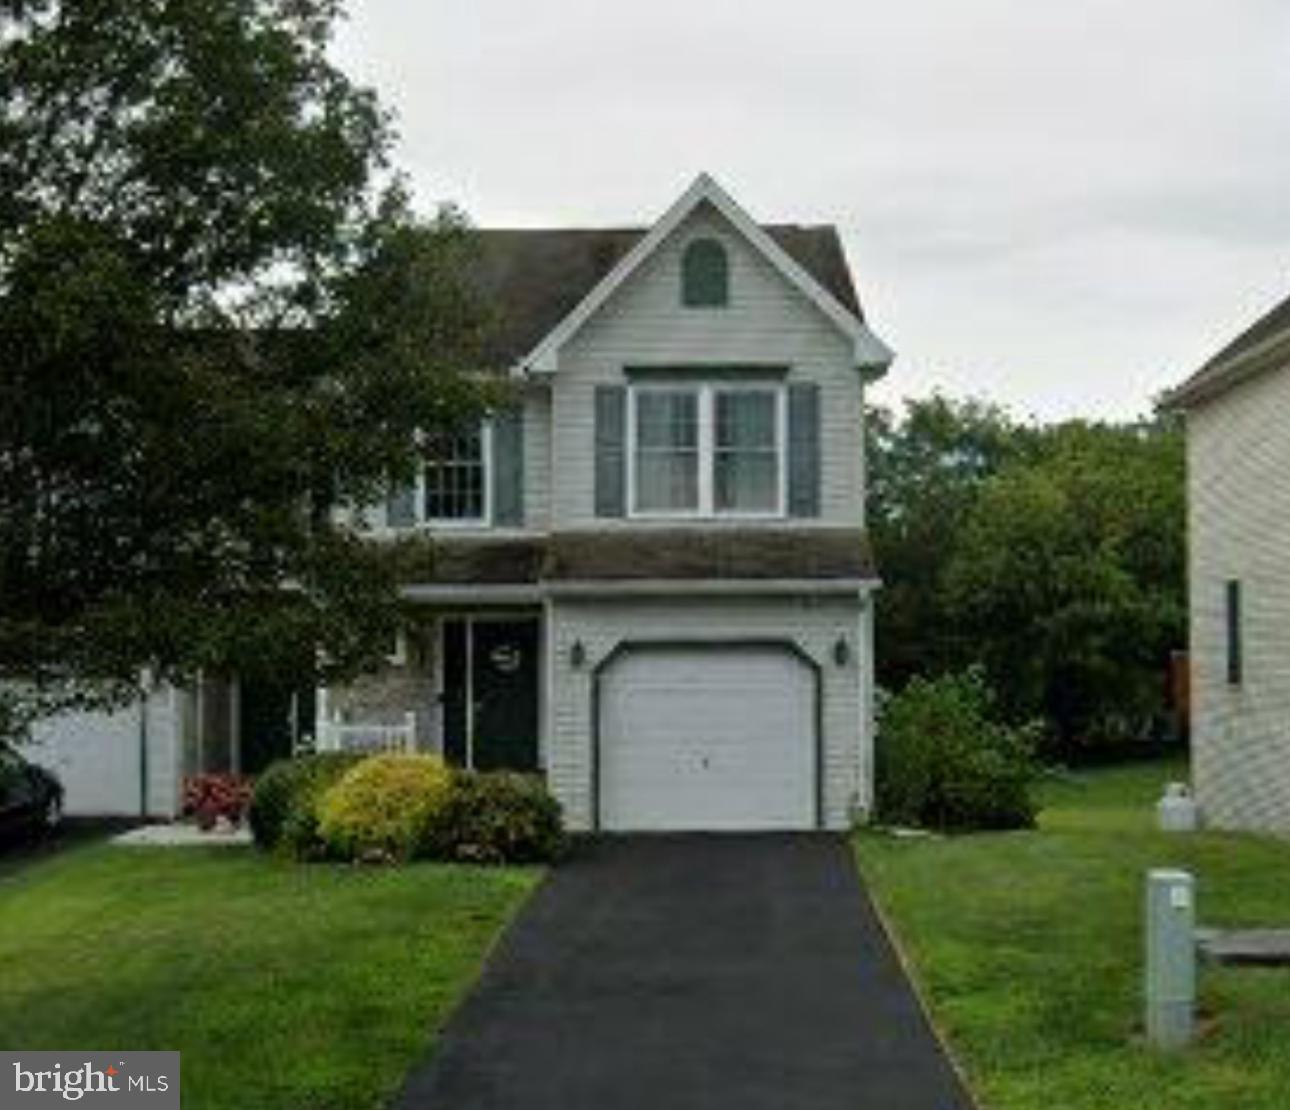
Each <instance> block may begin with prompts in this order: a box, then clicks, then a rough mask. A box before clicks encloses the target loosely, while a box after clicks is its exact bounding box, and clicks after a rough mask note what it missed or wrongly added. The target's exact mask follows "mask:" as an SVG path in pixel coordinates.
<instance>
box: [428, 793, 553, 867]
mask: <svg viewBox="0 0 1290 1110" xmlns="http://www.w3.org/2000/svg"><path fill="white" fill-rule="evenodd" d="M563 848H564V823H563V819H562V817H561V814H560V804H559V803H558V802H557V801H556V800H555V799H554V798H553V797H551V794H550V793H549V792H548V790H547V789H546V786H545V785H544V784H543V782H542V780H541V779H540V778H538V777H537V776H535V775H521V774H516V773H514V772H511V771H488V772H483V773H478V772H471V771H460V772H458V773H457V774H456V775H454V776H453V785H452V792H451V794H450V795H449V798H448V804H447V806H445V808H444V810H443V812H442V814H441V815H440V818H439V820H438V821H436V822H435V823H434V825H433V826H432V827H431V828H430V830H429V836H428V839H427V841H426V843H425V844H424V846H423V850H424V851H425V853H426V854H428V855H432V856H436V857H439V858H442V859H458V860H470V861H473V862H478V863H541V862H547V861H550V860H553V859H556V858H557V857H558V856H559V855H560V854H561V852H562V851H563Z"/></svg>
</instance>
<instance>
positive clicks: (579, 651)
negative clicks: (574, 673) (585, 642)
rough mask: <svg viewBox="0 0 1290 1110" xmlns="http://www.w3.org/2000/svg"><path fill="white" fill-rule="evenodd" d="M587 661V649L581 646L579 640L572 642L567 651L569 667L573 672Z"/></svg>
mask: <svg viewBox="0 0 1290 1110" xmlns="http://www.w3.org/2000/svg"><path fill="white" fill-rule="evenodd" d="M586 661H587V649H586V648H585V647H583V646H582V641H581V640H574V641H573V646H572V647H571V648H570V649H569V666H571V667H572V668H573V669H574V670H577V669H578V668H580V667H581V666H582V665H583V664H584V663H585V662H586Z"/></svg>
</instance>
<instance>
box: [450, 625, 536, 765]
mask: <svg viewBox="0 0 1290 1110" xmlns="http://www.w3.org/2000/svg"><path fill="white" fill-rule="evenodd" d="M538 643H539V636H538V621H537V620H536V619H523V620H517V619H512V618H508V619H493V618H486V617H464V618H461V619H458V620H449V621H445V622H444V629H443V650H444V660H443V676H444V696H443V704H444V754H445V756H446V757H447V759H448V761H449V762H450V763H454V764H456V765H458V766H462V767H472V768H474V769H475V770H477V771H493V770H508V771H535V770H537V766H538Z"/></svg>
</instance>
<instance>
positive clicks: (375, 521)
mask: <svg viewBox="0 0 1290 1110" xmlns="http://www.w3.org/2000/svg"><path fill="white" fill-rule="evenodd" d="M480 246H481V264H480V274H479V278H480V282H481V285H482V291H483V292H484V294H485V295H486V296H487V297H488V298H489V299H490V301H491V303H492V305H493V307H494V308H495V309H496V313H497V316H498V321H499V326H498V328H497V330H496V333H495V344H494V346H493V348H492V351H491V359H490V361H491V363H492V365H493V368H494V369H495V370H497V371H498V372H502V373H507V374H509V375H510V376H511V377H512V378H513V380H514V384H515V386H516V391H517V398H518V403H517V404H516V405H515V406H514V407H513V408H512V409H510V410H508V411H500V412H497V413H495V414H493V416H492V417H491V418H490V419H488V420H486V421H484V422H483V423H481V424H480V425H479V426H477V427H471V428H466V429H462V430H461V433H460V434H457V435H452V436H440V437H437V438H435V439H434V440H432V441H430V442H428V443H427V445H426V448H427V462H426V465H425V467H424V470H423V471H422V473H421V474H420V475H419V476H418V479H417V482H416V484H415V486H414V487H412V488H409V489H405V490H399V491H396V492H395V494H394V495H393V496H391V498H390V499H389V502H388V504H386V505H382V506H377V507H374V508H372V509H369V510H367V511H365V512H358V513H353V514H351V515H350V519H351V521H352V523H353V524H354V525H355V526H357V527H360V528H362V529H364V530H365V531H366V532H367V533H369V534H370V535H371V537H372V539H373V542H381V543H386V544H388V545H389V546H390V548H391V552H392V557H397V558H399V559H400V560H402V566H403V568H404V581H405V582H406V583H407V584H406V587H405V589H404V595H405V598H406V600H407V603H408V605H407V611H406V612H407V620H406V627H405V628H404V631H403V632H402V633H401V635H400V636H399V638H398V642H397V643H395V644H391V651H390V658H389V663H388V666H387V667H386V668H385V669H384V670H383V671H381V672H380V673H378V674H374V675H370V676H367V677H365V678H362V679H360V680H359V681H357V682H354V683H352V684H349V685H347V686H345V687H344V688H331V689H326V690H319V691H316V692H312V691H311V692H310V693H309V694H308V695H307V696H305V697H300V696H292V695H290V693H289V692H278V693H277V694H276V695H275V696H272V697H267V698H266V697H265V696H264V695H263V694H260V695H258V696H256V697H255V698H251V697H250V696H249V695H248V692H247V691H244V690H242V689H241V688H240V687H239V686H238V685H237V684H236V683H230V682H218V681H215V680H208V681H206V682H203V683H202V684H201V685H200V688H199V689H197V690H194V691H183V692H180V691H169V690H163V691H161V692H159V693H158V694H156V695H155V696H154V697H153V699H152V700H151V702H150V712H149V714H148V715H147V717H148V719H147V727H146V728H145V729H141V727H140V718H141V714H140V713H139V711H138V710H137V709H135V710H128V711H125V712H124V713H122V714H117V715H115V716H114V717H105V716H103V715H95V716H93V717H88V718H86V717H68V718H61V719H59V720H57V721H55V722H53V723H52V724H49V725H47V726H44V727H43V728H42V732H43V734H44V738H45V740H46V745H45V748H44V752H45V756H44V757H43V758H44V759H45V761H46V762H50V763H51V765H52V766H54V768H55V769H56V770H58V771H59V772H60V773H61V774H62V775H63V777H64V779H65V780H66V781H67V783H68V788H69V789H68V808H69V812H126V813H137V812H139V809H140V804H141V790H143V789H144V788H143V786H142V784H143V783H145V782H146V783H147V787H146V795H147V797H146V805H147V808H148V810H149V812H151V813H154V814H158V815H169V814H171V813H173V812H174V810H175V807H176V805H177V801H178V795H179V783H180V780H181V776H182V775H184V774H188V773H192V772H194V771H198V770H223V769H234V770H237V769H241V770H246V771H255V770H258V769H259V768H260V767H261V766H263V765H264V763H265V762H266V761H267V760H268V759H270V758H273V757H274V756H276V755H280V754H285V753H286V752H289V751H291V750H292V748H293V746H294V744H295V743H296V742H298V741H299V740H300V739H301V738H302V737H303V736H306V735H308V734H310V733H315V732H316V740H317V743H318V745H319V746H321V747H324V748H327V747H361V748H391V747H392V748H416V749H420V750H426V751H436V752H442V753H443V754H444V755H445V757H446V758H447V759H449V760H450V761H451V762H453V763H454V764H457V765H460V766H465V767H474V768H479V769H489V768H513V769H517V770H523V771H541V772H543V773H544V774H545V776H546V779H547V782H548V784H549V786H550V788H551V790H552V792H553V793H554V794H555V796H556V797H557V798H558V799H559V801H560V802H561V803H562V805H563V807H564V811H565V814H566V819H567V821H568V823H569V825H570V827H572V828H574V829H609V830H626V829H775V828H782V829H810V828H817V827H829V828H841V827H844V826H845V825H846V824H847V823H848V822H850V821H851V820H853V819H855V818H858V817H863V816H864V815H865V814H866V813H867V812H868V810H869V808H870V805H871V801H872V769H873V761H872V748H873V704H872V703H873V646H872V628H873V624H872V618H873V610H872V605H873V591H874V590H875V588H876V587H877V579H876V574H875V571H874V568H873V565H872V561H871V557H870V554H869V547H868V543H867V540H866V536H865V531H864V526H865V519H864V518H865V468H864V434H865V431H864V393H865V388H866V385H867V383H869V382H871V381H872V380H874V379H875V378H877V377H878V376H880V375H881V374H882V373H883V372H884V370H885V369H886V367H887V365H888V364H889V363H890V361H891V358H892V355H891V352H890V351H889V350H888V349H887V347H885V346H884V345H883V344H882V343H881V342H880V341H879V340H878V339H877V338H875V336H874V335H873V334H872V333H871V332H870V331H869V329H868V327H867V326H866V324H865V322H864V317H863V315H862V313H861V310H860V306H859V303H858V302H857V299H856V294H855V290H854V288H853V286H852V281H851V275H850V273H849V271H848V268H847V264H846V259H845V257H844V255H843V251H842V246H841V242H840V240H839V238H838V234H837V232H836V230H835V229H834V228H832V227H801V226H797V225H775V226H758V225H757V224H755V223H753V221H752V220H751V219H749V217H748V216H747V215H746V214H745V213H744V212H743V211H742V209H740V208H739V206H738V205H737V204H736V203H735V202H734V201H733V200H732V199H731V198H730V197H729V196H727V194H726V193H724V192H723V191H722V190H721V189H720V187H718V186H717V184H716V183H715V182H713V181H712V180H711V179H710V178H708V177H707V176H701V177H700V178H699V179H698V180H697V181H696V182H695V183H694V184H693V185H692V186H691V187H690V188H689V189H688V190H687V191H686V192H685V194H684V195H683V196H682V197H681V198H680V199H679V200H678V201H677V202H676V203H675V204H674V205H673V206H672V207H671V208H670V209H669V210H668V212H667V213H666V214H665V215H664V216H663V217H662V219H660V220H659V221H658V222H657V223H656V224H655V225H654V226H653V227H651V228H639V229H613V230H581V229H579V230H572V229H570V230H505V231H489V230H485V231H482V232H480ZM270 693H272V692H270ZM252 706H258V707H259V708H258V709H253V708H251V707H252ZM315 721H316V729H315ZM105 733H107V734H109V736H108V738H109V741H110V742H108V743H99V742H98V741H100V740H102V739H103V738H104V734H105ZM145 734H146V742H145Z"/></svg>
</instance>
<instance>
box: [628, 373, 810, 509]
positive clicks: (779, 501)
mask: <svg viewBox="0 0 1290 1110" xmlns="http://www.w3.org/2000/svg"><path fill="white" fill-rule="evenodd" d="M642 393H693V394H696V395H697V396H698V399H699V401H698V417H699V437H698V453H699V502H698V505H697V506H695V508H693V509H640V508H638V507H637V504H636V493H637V491H636V400H637V398H638V397H639V396H640V395H641V394H642ZM718 393H770V394H773V395H774V397H775V451H776V462H777V466H776V472H777V482H776V485H777V490H776V493H777V494H778V496H777V498H776V504H775V507H774V508H773V509H718V508H717V507H716V504H715V499H714V494H713V482H714V477H715V474H716V411H717V402H716V396H717V394H718ZM626 439H627V515H628V517H629V518H631V519H634V520H778V519H781V518H783V517H784V516H786V515H787V512H788V389H787V388H786V387H785V385H784V383H782V382H765V381H739V380H737V379H736V380H734V381H729V382H724V381H723V382H714V381H705V382H694V383H690V382H650V383H648V384H645V383H641V384H634V385H629V386H628V387H627V436H626Z"/></svg>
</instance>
